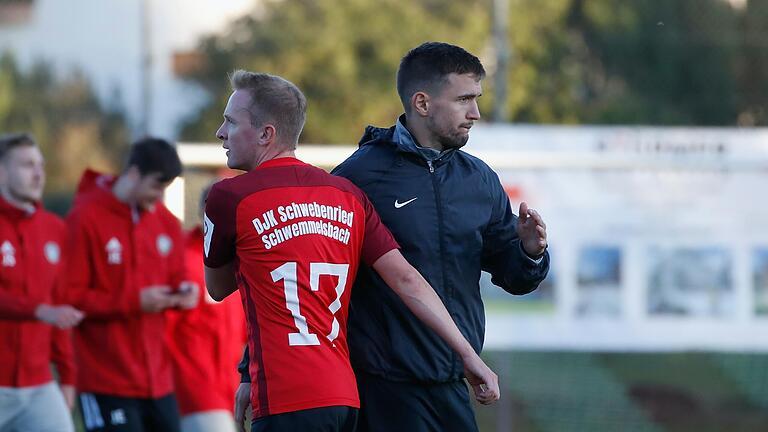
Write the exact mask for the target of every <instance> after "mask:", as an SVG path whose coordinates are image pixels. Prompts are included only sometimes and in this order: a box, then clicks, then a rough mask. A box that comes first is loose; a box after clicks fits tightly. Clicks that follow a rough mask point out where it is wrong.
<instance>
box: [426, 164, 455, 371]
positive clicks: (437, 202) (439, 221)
mask: <svg viewBox="0 0 768 432" xmlns="http://www.w3.org/2000/svg"><path fill="white" fill-rule="evenodd" d="M427 166H428V167H429V173H430V177H432V189H433V190H434V191H435V209H436V210H437V236H438V245H439V248H440V256H441V257H442V256H444V255H445V236H444V235H443V210H442V209H443V206H442V203H441V202H440V190H439V188H438V183H437V176H435V175H434V174H435V164H434V161H432V160H427ZM440 272H441V273H442V277H443V286H446V285H447V284H448V279H447V277H446V272H445V261H444V260H443V259H441V260H440ZM452 291H453V290H446V292H445V295H446V298H445V301H444V303H445V308H446V310H448V314H449V315H451V303H452V302H453V292H452ZM451 319H453V315H451ZM455 373H456V353H455V352H454V351H453V350H451V371H450V374H449V375H448V377H452V376H453V375H454V374H455Z"/></svg>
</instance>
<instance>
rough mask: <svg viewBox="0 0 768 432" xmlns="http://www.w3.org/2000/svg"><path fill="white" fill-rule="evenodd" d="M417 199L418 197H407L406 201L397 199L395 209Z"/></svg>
mask: <svg viewBox="0 0 768 432" xmlns="http://www.w3.org/2000/svg"><path fill="white" fill-rule="evenodd" d="M417 199H419V197H416V198H411V199H409V200H408V201H405V202H399V201H398V200H395V208H396V209H399V208H403V207H405V206H407V205H408V204H410V203H412V202H414V201H416V200H417Z"/></svg>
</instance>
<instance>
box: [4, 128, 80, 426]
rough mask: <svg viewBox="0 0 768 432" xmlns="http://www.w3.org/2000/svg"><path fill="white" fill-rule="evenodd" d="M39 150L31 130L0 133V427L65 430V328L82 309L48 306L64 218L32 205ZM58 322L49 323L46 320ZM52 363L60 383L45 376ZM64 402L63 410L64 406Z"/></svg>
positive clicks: (70, 372) (70, 377)
mask: <svg viewBox="0 0 768 432" xmlns="http://www.w3.org/2000/svg"><path fill="white" fill-rule="evenodd" d="M44 184H45V172H44V171H43V156H42V154H41V153H40V149H39V148H38V147H37V145H36V144H35V141H34V140H33V139H32V137H31V136H29V135H26V134H14V135H7V136H3V137H0V260H1V262H0V352H2V355H0V430H3V431H6V430H11V431H13V430H16V431H32V430H34V431H72V430H73V429H74V426H73V424H72V417H71V415H70V412H69V409H71V408H72V405H73V404H74V398H75V388H74V382H75V369H74V361H73V358H72V345H71V344H72V342H71V339H70V336H71V335H70V334H69V332H68V331H64V330H61V329H65V328H68V327H71V326H73V325H76V324H77V323H78V322H80V320H81V319H82V318H83V313H82V312H80V311H79V310H77V309H75V308H73V307H71V306H69V305H59V306H56V305H53V303H56V302H58V301H60V300H62V296H61V293H60V291H59V290H58V289H57V287H58V285H57V281H58V278H59V272H60V270H61V269H62V260H63V255H62V245H63V243H64V240H65V238H66V230H65V227H64V223H63V222H62V221H61V219H59V218H58V217H57V216H55V215H53V214H52V213H49V212H47V211H45V210H43V209H42V208H41V206H40V199H41V198H42V193H43V186H44ZM49 324H51V325H55V326H57V327H58V328H53V327H51V325H49ZM52 360H53V362H54V363H55V364H56V366H57V369H58V372H59V378H60V381H61V386H60V387H58V386H57V385H56V384H55V382H54V380H53V375H52V374H51V369H50V363H51V361H52ZM67 406H69V409H68V408H67Z"/></svg>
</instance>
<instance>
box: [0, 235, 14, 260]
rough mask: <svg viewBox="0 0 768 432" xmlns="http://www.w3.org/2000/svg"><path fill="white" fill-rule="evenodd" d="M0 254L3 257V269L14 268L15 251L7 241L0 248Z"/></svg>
mask: <svg viewBox="0 0 768 432" xmlns="http://www.w3.org/2000/svg"><path fill="white" fill-rule="evenodd" d="M0 254H2V255H3V267H16V249H15V248H14V247H13V245H12V244H11V242H9V241H8V240H6V241H4V242H3V245H2V246H0Z"/></svg>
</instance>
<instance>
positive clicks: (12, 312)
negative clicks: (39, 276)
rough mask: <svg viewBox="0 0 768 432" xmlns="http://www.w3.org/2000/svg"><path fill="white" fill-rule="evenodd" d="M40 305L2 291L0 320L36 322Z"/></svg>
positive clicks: (0, 293)
mask: <svg viewBox="0 0 768 432" xmlns="http://www.w3.org/2000/svg"><path fill="white" fill-rule="evenodd" d="M37 306H38V303H36V302H34V301H31V300H29V299H28V298H25V297H18V296H15V295H13V294H9V293H7V292H5V291H2V290H0V319H2V320H14V321H17V320H18V321H24V320H34V319H36V318H35V309H37Z"/></svg>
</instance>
